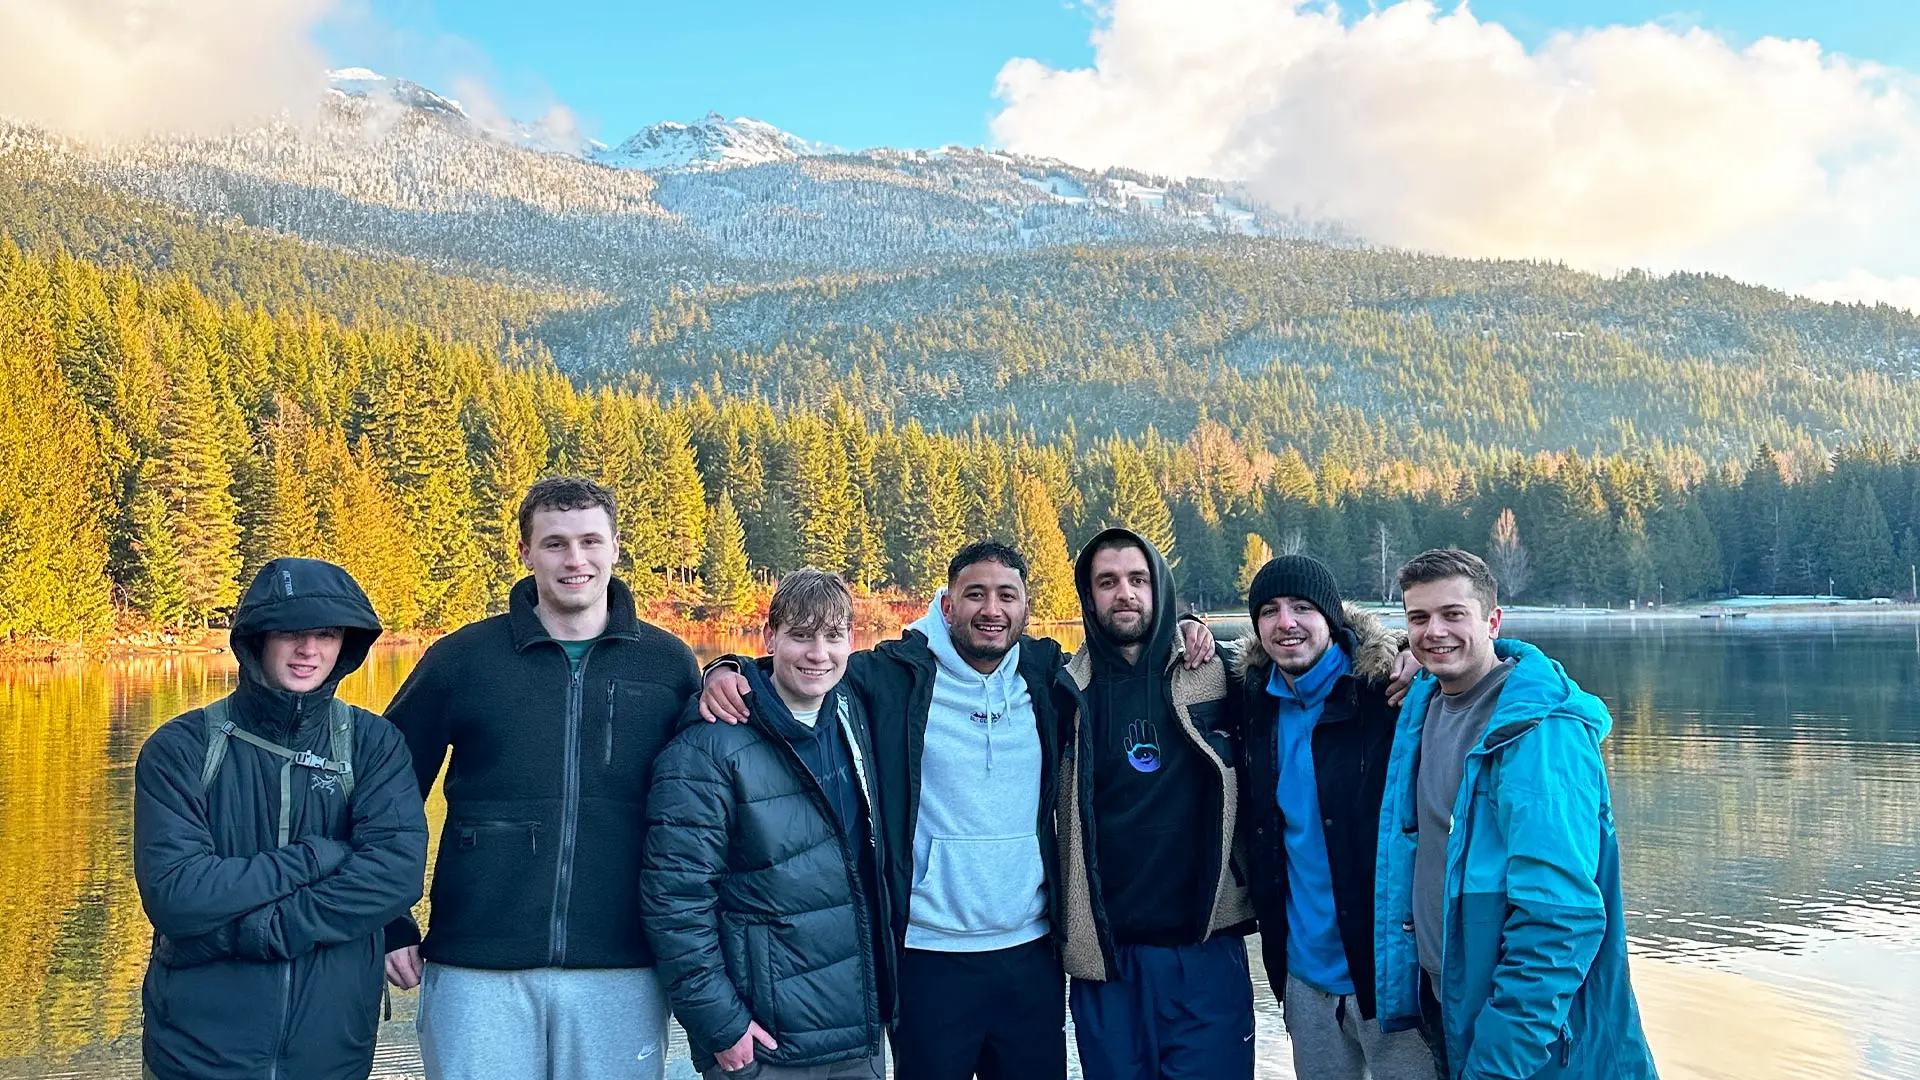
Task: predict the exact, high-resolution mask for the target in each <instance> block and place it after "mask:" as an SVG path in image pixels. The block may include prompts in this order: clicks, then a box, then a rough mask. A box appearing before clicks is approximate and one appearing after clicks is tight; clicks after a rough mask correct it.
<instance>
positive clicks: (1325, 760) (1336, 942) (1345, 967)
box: [1231, 555, 1435, 1080]
mask: <svg viewBox="0 0 1920 1080" xmlns="http://www.w3.org/2000/svg"><path fill="white" fill-rule="evenodd" d="M1247 611H1248V614H1249V615H1251V616H1252V618H1253V634H1252V636H1251V637H1250V638H1248V639H1246V640H1243V641H1242V642H1241V644H1240V649H1239V655H1238V657H1237V659H1236V661H1235V663H1234V664H1233V668H1232V671H1233V675H1234V685H1233V687H1232V690H1231V694H1232V698H1233V700H1234V701H1235V703H1236V705H1237V706H1238V708H1239V709H1240V715H1241V718H1242V722H1243V723H1244V725H1245V728H1244V730H1245V733H1246V738H1245V741H1244V744H1243V745H1244V748H1245V749H1244V754H1245V760H1244V761H1243V762H1242V767H1243V770H1244V775H1245V788H1244V791H1245V796H1244V797H1243V798H1242V800H1241V803H1240V805H1241V811H1242V814H1243V817H1242V825H1241V832H1242V833H1243V835H1245V836H1246V837H1247V843H1248V858H1249V861H1250V863H1251V869H1252V889H1253V904H1254V910H1255V912H1256V913H1257V915H1258V917H1259V920H1260V940H1261V948H1262V951H1263V953H1264V955H1265V959H1266V965H1267V976H1268V978H1269V980H1270V981H1271V984H1272V985H1273V986H1274V987H1275V988H1277V989H1279V991H1280V996H1281V1008H1282V1012H1283V1016H1284V1018H1285V1022H1286V1028H1287V1035H1288V1037H1289V1039H1290V1040H1291V1041H1292V1043H1293V1067H1294V1072H1295V1074H1296V1075H1298V1076H1300V1077H1301V1078H1302V1080H1365V1078H1366V1077H1368V1076H1372V1077H1373V1078H1374V1080H1434V1077H1435V1066H1434V1061H1433V1057H1432V1055H1431V1054H1430V1053H1429V1052H1428V1050H1427V1046H1426V1042H1425V1041H1424V1040H1423V1039H1422V1038H1421V1037H1420V1035H1419V1033H1418V1032H1417V1031H1400V1032H1393V1033H1390V1034H1386V1033H1382V1032H1381V1030H1380V1025H1379V1022H1378V1020H1377V1019H1376V1018H1375V1013H1374V986H1373V966H1374V965H1373V888H1374V853H1375V848H1376V841H1377V837H1378V831H1379V820H1380V802H1381V796H1382V793H1383V791H1384V786H1383V785H1384V781H1385V778H1386V772H1387V758H1388V756H1389V754H1390V753H1391V752H1392V749H1393V734H1394V721H1395V718H1396V716H1397V715H1398V710H1397V709H1396V708H1395V707H1394V706H1393V705H1391V704H1389V695H1390V693H1391V692H1392V691H1393V689H1394V686H1393V685H1392V680H1393V679H1394V677H1395V675H1396V674H1397V673H1396V671H1395V667H1396V663H1397V657H1398V655H1399V649H1400V642H1399V635H1397V634H1395V633H1393V632H1391V631H1388V630H1386V629H1385V628H1384V627H1382V626H1381V625H1380V623H1379V620H1377V619H1376V618H1374V616H1373V615H1372V614H1371V613H1369V612H1367V611H1366V610H1365V609H1363V608H1359V607H1353V606H1349V605H1347V604H1345V603H1343V602H1342V600H1341V597H1340V586H1339V583H1338V582H1337V581H1336V580H1335V579H1334V576H1333V573H1332V571H1330V570H1329V569H1328V568H1327V567H1326V565H1325V564H1324V563H1322V562H1320V561H1319V560H1318V559H1314V558H1311V557H1309V556H1306V555H1283V556H1281V557H1279V558H1277V559H1273V560H1272V561H1270V562H1268V563H1267V564H1266V565H1265V566H1263V567H1261V568H1260V572H1259V573H1258V574H1257V575H1255V576H1254V579H1253V585H1252V586H1251V588H1249V589H1248V592H1247Z"/></svg>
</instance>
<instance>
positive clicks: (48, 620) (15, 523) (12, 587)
mask: <svg viewBox="0 0 1920 1080" xmlns="http://www.w3.org/2000/svg"><path fill="white" fill-rule="evenodd" d="M7 285H8V279H7V275H6V274H5V273H4V272H0V640H4V639H6V638H9V637H13V636H15V635H25V636H32V637H47V638H72V637H74V636H76V635H79V634H83V633H85V632H87V631H89V630H94V629H98V628H100V627H102V626H104V625H105V623H106V621H107V616H108V613H109V606H108V604H109V597H110V592H109V590H110V587H111V586H110V582H109V580H108V578H107V532H106V523H105V522H104V521H103V520H102V515H101V507H102V504H103V503H104V502H105V499H104V498H103V497H102V496H103V495H105V492H104V491H103V490H102V488H103V481H104V479H105V477H104V475H103V469H102V462H101V457H100V449H99V444H98V442H97V440H96V437H95V430H94V427H93V424H92V422H91V420H90V419H89V418H88V416H87V413H86V407H85V405H84V404H83V403H82V402H81V401H80V400H79V398H78V396H77V395H76V394H73V393H72V392H70V391H69V390H68V388H67V385H66V380H65V378H64V377H63V375H62V373H61V371H60V369H59V367H58V366H57V365H56V364H55V362H54V357H53V355H52V348H51V344H52V342H51V339H50V336H49V335H48V334H47V333H45V329H46V327H45V325H44V324H40V325H35V324H34V322H33V321H31V320H30V319H29V318H28V313H27V312H26V311H25V310H23V309H22V308H17V307H15V306H14V305H13V303H12V301H13V300H14V299H15V297H14V296H13V295H11V294H10V292H9V290H8V288H7Z"/></svg>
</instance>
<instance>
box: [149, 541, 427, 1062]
mask: <svg viewBox="0 0 1920 1080" xmlns="http://www.w3.org/2000/svg"><path fill="white" fill-rule="evenodd" d="M329 626H338V627H343V628H345V630H346V635H345V639H344V640H343V641H342V643H341V648H340V656H339V659H338V660H337V661H336V662H335V664H334V668H333V672H332V674H331V675H330V676H328V678H327V681H326V683H325V684H324V685H322V686H321V687H320V688H319V689H316V690H313V691H311V692H309V693H305V694H295V693H291V692H289V691H286V690H281V689H279V688H277V687H274V686H272V685H269V684H268V682H267V681H266V679H265V677H264V676H263V674H262V666H261V644H262V638H263V636H264V635H265V634H266V633H267V632H269V631H275V630H311V629H318V628H322V627H329ZM379 636H380V622H379V620H378V618H376V617H375V615H374V612H373V608H372V606H371V605H370V604H369V603H368V602H367V598H366V594H365V593H363V592H361V590H360V587H359V585H357V584H355V582H354V580H353V578H352V577H350V576H349V575H348V574H347V572H346V571H344V570H342V569H340V568H339V567H337V566H334V565H332V564H330V563H324V562H318V561H315V560H311V559H276V560H274V561H273V562H270V563H268V564H267V565H266V566H265V567H264V568H263V569H262V570H261V571H260V573H259V575H258V576H256V577H255V578H254V580H253V584H252V585H251V586H249V587H248V589H247V592H246V596H245V597H244V598H242V600H241V603H240V607H239V609H238V610H237V611H236V612H235V615H234V621H233V632H232V644H233V652H234V655H235V656H236V658H238V660H239V661H240V678H239V683H238V685H237V686H235V688H234V691H233V694H232V697H231V699H230V702H229V717H230V719H231V720H232V722H233V723H234V725H235V726H236V727H237V728H241V729H244V730H246V731H248V732H251V733H252V734H254V735H256V736H258V737H260V738H262V739H265V740H266V741H268V742H272V743H277V744H279V745H281V746H284V747H286V748H287V749H289V750H294V751H307V752H309V753H312V754H315V755H318V756H319V757H322V758H326V757H331V756H332V749H333V748H332V740H331V737H330V733H329V720H330V716H331V710H332V702H333V695H334V689H335V687H337V686H338V685H339V683H340V680H341V679H343V678H345V677H346V676H347V675H349V674H351V673H353V672H354V671H355V670H357V669H358V668H359V667H360V666H361V664H362V663H363V662H364V661H365V660H366V656H367V650H368V648H369V647H370V646H372V644H373V642H374V639H375V638H377V637H379ZM352 717H353V725H354V726H353V756H352V767H353V774H354V790H353V794H352V797H351V799H349V798H348V797H347V795H346V794H345V791H344V788H343V787H342V785H341V784H340V783H339V780H338V778H337V777H336V776H334V775H332V774H328V773H322V772H317V771H314V770H309V769H306V768H302V767H295V768H294V770H293V772H292V781H293V788H292V790H293V791H294V793H295V801H294V803H293V804H292V812H291V831H290V834H289V836H290V839H289V841H288V843H287V845H286V846H285V847H280V846H278V840H279V836H278V832H279V820H280V774H281V766H282V764H283V763H284V759H283V758H281V757H278V756H276V755H274V754H272V753H269V752H267V751H265V750H262V749H260V748H258V747H255V746H253V745H252V744H250V743H247V742H245V741H243V740H241V739H238V738H229V740H228V745H227V749H226V758H225V760H224V761H223V762H222V763H221V765H220V768H219V771H218V772H216V773H215V774H214V776H213V779H212V782H211V783H210V784H209V785H207V786H206V787H205V789H204V790H203V789H202V784H201V775H202V770H203V768H204V766H205V763H206V759H207V727H206V723H205V719H204V714H203V712H202V710H200V709H194V710H192V711H190V712H188V713H185V714H183V715H181V716H178V717H175V718H174V719H173V720H170V721H168V722H167V723H166V724H164V725H162V726H161V727H160V728H159V730H157V731H155V732H154V733H153V735H152V736H151V737H149V738H148V739H147V742H146V745H144V746H143V747H141V749H140V760H139V764H138V765H137V766H136V768H135V772H134V878H135V881H136V882H137V883H138V885H139V888H140V899H141V903H142V906H144V907H145V909H146V913H147V918H148V920H149V921H150V922H152V924H153V927H154V947H153V959H152V961H151V962H150V963H149V964H148V967H147V977H146V982H145V985H144V987H143V990H142V994H141V1004H142V1011H143V1014H144V1019H145V1030H144V1033H143V1035H142V1050H143V1056H144V1058H145V1062H146V1067H147V1070H148V1072H149V1074H150V1075H152V1076H154V1077H157V1078H159V1080H174V1078H176V1077H178V1078H187V1077H193V1078H224V1077H234V1078H240V1077H246V1078H257V1077H263V1076H283V1077H289V1078H292V1077H299V1078H302V1080H304V1078H308V1077H312V1078H326V1080H332V1078H341V1077H364V1076H366V1075H367V1073H368V1071H369V1070H370V1069H371V1068H372V1065H373V1047H374V1034H375V1030H376V1028H377V1026H378V1021H379V1008H380V991H381V985H382V979H383V953H384V949H383V948H382V935H381V927H382V926H384V925H385V924H386V922H387V921H388V920H390V919H392V918H394V917H395V916H396V915H398V914H400V913H402V912H405V911H406V910H407V909H408V908H409V907H410V906H411V905H412V904H413V902H414V901H415V900H417V899H419V897H420V886H421V879H422V875H423V874H424V873H425V870H426V856H427V822H426V815H425V812H424V810H423V809H422V806H421V801H420V794H419V791H418V789H417V788H416V787H415V786H414V782H413V768H412V763H411V761H410V759H409V758H408V756H407V747H406V744H405V742H404V741H402V739H401V738H400V733H399V732H398V731H395V730H394V728H393V727H392V725H390V724H388V723H387V722H386V721H385V720H382V719H381V718H380V717H378V716H376V715H374V714H373V713H370V712H367V711H365V710H363V709H354V710H352Z"/></svg>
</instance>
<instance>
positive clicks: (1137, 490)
mask: <svg viewBox="0 0 1920 1080" xmlns="http://www.w3.org/2000/svg"><path fill="white" fill-rule="evenodd" d="M1109 460H1110V462H1111V465H1112V469H1113V502H1112V504H1111V509H1109V510H1108V511H1107V522H1106V523H1107V527H1109V528H1121V529H1131V530H1133V531H1134V532H1136V533H1138V534H1139V535H1140V536H1141V537H1143V538H1144V539H1146V540H1147V542H1148V543H1151V544H1152V545H1153V546H1154V547H1157V548H1159V549H1160V554H1161V555H1162V556H1164V557H1165V558H1166V560H1167V565H1168V566H1171V567H1174V568H1175V569H1178V567H1179V556H1178V555H1177V554H1176V552H1175V550H1174V537H1173V514H1172V512H1171V511H1169V510H1168V509H1167V500H1166V499H1165V498H1164V497H1162V496H1161V494H1160V488H1159V486H1158V485H1156V484H1155V483H1154V479H1153V475H1152V473H1151V472H1150V471H1149V470H1148V467H1147V461H1146V458H1145V457H1144V456H1143V455H1142V454H1141V453H1140V451H1138V450H1136V449H1134V448H1133V447H1132V446H1130V445H1128V444H1126V443H1122V442H1115V443H1114V444H1113V446H1112V447H1111V449H1110V450H1109Z"/></svg>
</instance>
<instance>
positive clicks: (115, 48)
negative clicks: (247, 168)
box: [0, 0, 332, 137]
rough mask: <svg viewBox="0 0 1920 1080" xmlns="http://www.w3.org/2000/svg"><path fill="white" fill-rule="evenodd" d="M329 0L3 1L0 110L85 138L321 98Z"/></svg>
mask: <svg viewBox="0 0 1920 1080" xmlns="http://www.w3.org/2000/svg"><path fill="white" fill-rule="evenodd" d="M331 6H332V4H331V0H0V115H7V116H12V117H15V118H17V119H22V120H27V121H30V122H32V123H36V124H42V125H46V126H48V127H53V128H57V129H60V130H62V131H67V132H70V133H73V134H78V135H85V136H96V137H97V136H137V135H141V134H145V133H147V132H151V131H159V130H167V131H182V132H210V131H218V130H221V129H224V128H227V127H229V126H231V125H233V124H236V123H240V122H244V121H247V120H252V119H256V118H258V117H260V116H264V115H270V114H273V113H276V112H279V111H281V110H283V109H290V110H294V111H295V112H296V113H298V112H303V111H306V110H310V109H312V108H313V107H315V106H316V105H317V103H318V101H319V98H320V91H321V88H322V87H324V86H325V85H326V82H325V79H326V76H325V71H326V61H325V58H324V57H322V56H321V54H320V51H319V49H318V48H316V47H315V46H314V44H313V42H312V39H311V37H310V34H311V31H312V29H313V27H314V26H315V24H317V23H318V22H319V21H320V19H321V18H323V17H324V16H325V15H326V14H327V11H328V9H329V8H330V7H331Z"/></svg>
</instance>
